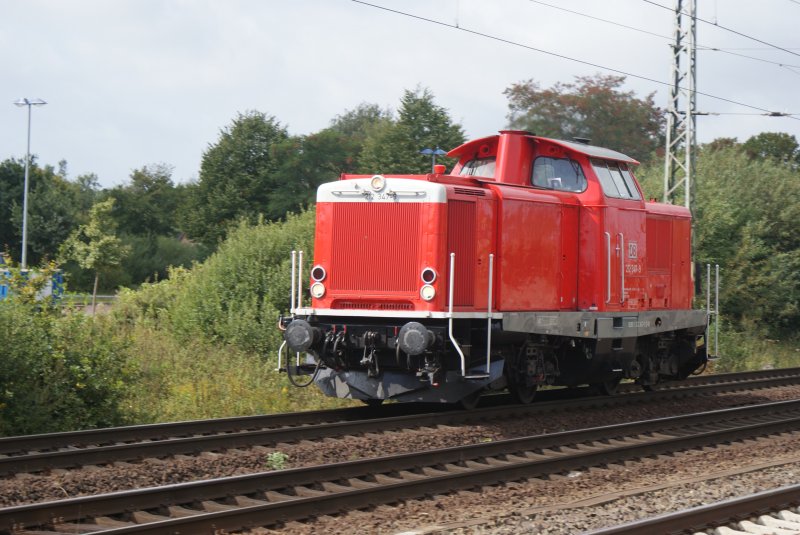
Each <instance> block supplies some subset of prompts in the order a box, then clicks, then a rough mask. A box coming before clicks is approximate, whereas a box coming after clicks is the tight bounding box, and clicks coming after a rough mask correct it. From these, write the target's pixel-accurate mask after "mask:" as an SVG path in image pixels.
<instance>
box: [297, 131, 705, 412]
mask: <svg viewBox="0 0 800 535" xmlns="http://www.w3.org/2000/svg"><path fill="white" fill-rule="evenodd" d="M448 156H449V157H451V158H458V164H457V165H456V166H455V168H454V169H453V171H452V173H450V174H446V173H445V170H444V166H436V168H435V169H434V172H433V173H432V174H428V175H403V176H400V175H387V176H382V175H375V176H354V175H343V176H342V177H341V180H339V181H337V182H331V183H328V184H323V185H322V186H320V188H319V190H318V192H317V216H316V217H317V220H316V238H315V251H314V261H313V267H312V269H311V273H310V281H308V282H307V284H309V285H310V287H309V290H310V294H311V302H310V305H309V304H307V303H306V304H305V306H304V303H303V302H302V301H303V298H302V296H303V294H304V293H305V292H304V291H302V292H301V289H302V288H303V286H304V284H303V274H302V268H299V269H295V268H294V265H295V263H294V262H293V280H292V287H293V290H292V295H293V300H292V301H293V303H292V316H291V317H289V318H283V319H282V321H281V327H282V328H283V329H284V339H285V344H284V346H288V349H289V350H291V351H292V352H294V353H296V354H297V356H298V358H297V364H298V365H296V366H294V365H293V366H287V371H289V372H290V374H292V375H297V374H306V375H310V376H311V378H312V379H313V382H315V383H316V384H317V385H318V386H319V388H321V389H322V391H323V392H325V393H326V394H327V395H330V396H336V397H341V398H356V399H361V400H364V401H365V402H367V403H380V402H381V401H382V400H385V399H394V400H398V401H439V402H461V403H462V404H464V405H466V406H469V405H471V404H474V403H475V402H476V401H477V399H478V396H480V394H481V393H483V392H488V391H493V390H500V389H508V390H510V391H511V392H512V393H513V394H514V395H515V396H516V397H517V398H518V400H519V401H521V402H523V403H527V402H530V401H531V399H532V398H533V396H534V393H535V392H536V389H537V387H539V386H541V385H565V386H575V385H580V384H590V385H594V386H596V387H598V388H599V389H601V390H603V391H605V392H606V393H613V391H614V390H615V389H616V386H617V385H618V384H619V382H620V380H622V379H623V378H628V379H635V380H636V381H637V382H638V383H639V384H641V385H642V386H643V387H644V388H651V387H652V386H653V385H655V384H656V383H659V382H661V381H664V380H669V379H681V378H685V377H686V376H688V375H689V374H690V373H692V372H693V371H695V370H696V369H698V368H699V367H701V366H703V365H704V364H705V362H706V358H707V356H706V350H705V331H706V324H707V315H706V312H705V311H703V310H692V298H693V292H694V288H693V280H692V279H693V277H692V263H691V216H690V213H689V211H688V210H687V209H686V208H683V207H679V206H673V205H668V204H661V203H655V202H647V201H645V200H644V199H643V195H642V191H641V189H640V187H639V185H638V183H637V182H636V180H635V178H634V177H633V174H632V173H631V167H632V166H634V165H637V164H638V162H636V161H635V160H633V159H631V158H629V157H628V156H625V155H624V154H620V153H618V152H615V151H612V150H609V149H605V148H600V147H595V146H591V145H588V144H586V143H582V142H570V141H561V140H555V139H547V138H543V137H538V136H535V135H531V134H529V133H527V132H519V131H503V132H500V134H499V135H495V136H490V137H486V138H482V139H477V140H475V141H471V142H468V143H466V144H464V145H462V146H460V147H458V148H456V149H453V150H452V151H450V152H449V153H448ZM302 263H303V262H302V258H301V260H300V262H299V263H298V264H297V266H301V265H302ZM294 273H296V274H297V275H296V278H295V275H294ZM295 292H296V294H297V301H296V302H295V300H294V295H295ZM282 349H283V348H282ZM302 353H305V354H306V357H305V361H304V362H302V363H301V362H300V359H299V355H300V354H302ZM290 362H295V359H294V357H293V358H291V359H287V365H288V364H290ZM309 383H310V380H309Z"/></svg>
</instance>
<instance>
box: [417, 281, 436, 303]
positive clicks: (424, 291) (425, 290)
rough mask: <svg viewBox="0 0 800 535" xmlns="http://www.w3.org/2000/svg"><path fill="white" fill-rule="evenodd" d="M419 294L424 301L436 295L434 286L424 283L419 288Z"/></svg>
mask: <svg viewBox="0 0 800 535" xmlns="http://www.w3.org/2000/svg"><path fill="white" fill-rule="evenodd" d="M419 296H420V297H422V298H423V299H424V300H425V301H430V300H431V299H433V298H434V297H436V288H434V287H433V286H431V285H430V284H426V285H425V286H423V287H422V288H420V290H419Z"/></svg>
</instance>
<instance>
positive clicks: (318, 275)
mask: <svg viewBox="0 0 800 535" xmlns="http://www.w3.org/2000/svg"><path fill="white" fill-rule="evenodd" d="M325 275H326V273H325V268H324V267H322V266H320V265H316V266H314V267H313V268H311V278H312V279H314V280H315V281H317V282H322V281H324V280H325Z"/></svg>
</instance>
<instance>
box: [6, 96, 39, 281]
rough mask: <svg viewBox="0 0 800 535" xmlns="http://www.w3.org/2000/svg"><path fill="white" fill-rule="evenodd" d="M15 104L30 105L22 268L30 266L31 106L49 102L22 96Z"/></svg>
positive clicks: (23, 206)
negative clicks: (29, 183)
mask: <svg viewBox="0 0 800 535" xmlns="http://www.w3.org/2000/svg"><path fill="white" fill-rule="evenodd" d="M14 104H15V105H17V106H19V107H20V108H21V107H22V106H27V107H28V150H27V151H26V153H25V186H24V192H23V194H22V262H21V266H22V269H27V267H28V180H29V175H30V162H31V108H32V107H33V106H44V105H45V104H47V102H45V101H44V100H42V99H40V98H34V99H28V98H21V99H19V100H17V101H16V102H14Z"/></svg>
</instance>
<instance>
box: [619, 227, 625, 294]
mask: <svg viewBox="0 0 800 535" xmlns="http://www.w3.org/2000/svg"><path fill="white" fill-rule="evenodd" d="M617 237H618V238H619V275H620V286H619V302H620V303H624V302H625V235H624V234H623V233H622V232H620V233H619V234H617Z"/></svg>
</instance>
